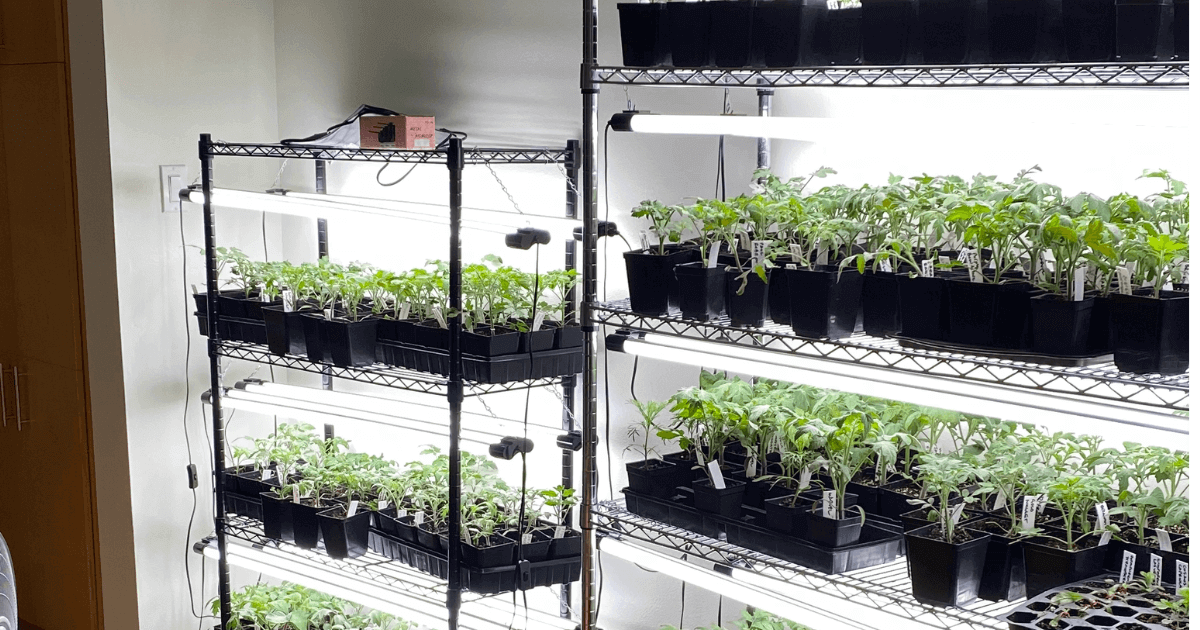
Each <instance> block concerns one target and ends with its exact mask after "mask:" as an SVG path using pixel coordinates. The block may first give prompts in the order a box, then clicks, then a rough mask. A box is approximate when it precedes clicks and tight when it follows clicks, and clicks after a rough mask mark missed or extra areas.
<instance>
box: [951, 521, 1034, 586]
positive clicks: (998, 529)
mask: <svg viewBox="0 0 1200 630" xmlns="http://www.w3.org/2000/svg"><path fill="white" fill-rule="evenodd" d="M965 527H966V529H969V530H971V531H976V532H985V533H988V534H991V538H989V539H988V545H987V556H986V557H985V558H984V561H983V577H982V578H981V579H980V581H979V598H980V599H986V600H988V601H990V602H999V601H1010V602H1011V601H1016V600H1018V599H1022V598H1024V597H1025V542H1024V539H1022V538H1009V537H1008V536H1005V535H1004V532H1006V531H1007V529H1006V528H1005V526H1004V524H1003V522H1002V521H1001V520H1000V519H997V518H987V519H983V520H979V521H975V522H972V523H967V524H966V525H965Z"/></svg>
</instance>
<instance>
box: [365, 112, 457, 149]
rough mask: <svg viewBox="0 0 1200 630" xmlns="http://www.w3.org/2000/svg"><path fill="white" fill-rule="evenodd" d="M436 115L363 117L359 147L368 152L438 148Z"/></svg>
mask: <svg viewBox="0 0 1200 630" xmlns="http://www.w3.org/2000/svg"><path fill="white" fill-rule="evenodd" d="M436 133H437V132H436V131H435V130H434V123H433V116H406V115H401V116H363V117H362V118H359V119H358V137H359V144H358V146H360V147H362V148H364V149H413V150H418V151H420V150H430V149H433V148H434V147H435V146H436V145H437V139H436V138H435V135H436Z"/></svg>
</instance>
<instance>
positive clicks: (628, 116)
mask: <svg viewBox="0 0 1200 630" xmlns="http://www.w3.org/2000/svg"><path fill="white" fill-rule="evenodd" d="M852 122H853V121H852ZM609 124H611V125H612V128H613V130H614V131H632V132H635V133H657V134H677V135H711V136H745V137H747V138H777V139H780V140H803V141H807V142H821V141H825V140H832V139H834V138H835V137H837V136H838V135H840V131H839V129H842V128H844V127H845V126H846V123H845V122H844V121H840V120H838V119H832V118H797V117H776V116H736V115H731V114H725V115H721V116H677V115H669V114H650V113H639V112H622V113H619V114H614V115H613V117H612V119H611V120H610V121H609ZM856 124H857V123H856Z"/></svg>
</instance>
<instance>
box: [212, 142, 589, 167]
mask: <svg viewBox="0 0 1200 630" xmlns="http://www.w3.org/2000/svg"><path fill="white" fill-rule="evenodd" d="M208 147H209V148H208V154H209V155H212V156H218V157H265V158H284V159H298V160H333V161H339V162H392V163H402V164H445V163H446V160H447V158H448V155H449V154H448V152H447V151H446V150H445V149H431V150H427V151H414V150H405V149H357V148H343V147H325V146H318V145H304V144H248V143H241V142H221V141H215V142H212V143H211V144H209V145H208ZM571 159H572V158H571V152H570V151H569V150H568V149H567V148H565V147H564V148H561V149H554V148H546V147H532V148H517V149H508V148H506V149H491V148H481V147H476V148H464V149H463V160H464V161H465V163H466V164H567V163H568V162H570V161H571Z"/></svg>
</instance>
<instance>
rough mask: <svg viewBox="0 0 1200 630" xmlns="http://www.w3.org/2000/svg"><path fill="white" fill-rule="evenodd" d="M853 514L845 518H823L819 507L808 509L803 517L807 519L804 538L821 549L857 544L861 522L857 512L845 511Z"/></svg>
mask: <svg viewBox="0 0 1200 630" xmlns="http://www.w3.org/2000/svg"><path fill="white" fill-rule="evenodd" d="M846 514H853V516H848V517H847V518H825V515H824V514H822V513H821V508H820V506H818V507H815V508H810V509H809V511H808V514H806V515H805V517H806V518H807V519H808V532H807V534H805V536H804V538H805V539H806V540H809V541H811V542H812V543H813V544H815V545H820V546H822V547H834V548H837V547H845V546H846V545H853V544H854V543H857V542H858V539H859V537H860V536H861V535H862V529H863V520H862V517H861V516H860V515H859V514H858V510H846Z"/></svg>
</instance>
